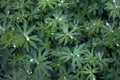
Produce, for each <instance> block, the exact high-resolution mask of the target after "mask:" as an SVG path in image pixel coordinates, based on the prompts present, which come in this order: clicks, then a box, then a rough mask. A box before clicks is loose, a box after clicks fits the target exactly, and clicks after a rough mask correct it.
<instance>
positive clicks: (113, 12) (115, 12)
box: [105, 1, 120, 19]
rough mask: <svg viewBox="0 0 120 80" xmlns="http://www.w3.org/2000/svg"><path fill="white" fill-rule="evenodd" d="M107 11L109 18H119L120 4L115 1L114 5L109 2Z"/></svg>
mask: <svg viewBox="0 0 120 80" xmlns="http://www.w3.org/2000/svg"><path fill="white" fill-rule="evenodd" d="M105 5H106V7H105V9H106V10H108V11H109V17H113V19H115V18H117V17H119V14H120V10H119V9H120V6H119V2H117V1H115V2H113V4H112V3H111V2H107V3H106V4H105Z"/></svg>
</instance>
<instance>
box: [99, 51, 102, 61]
mask: <svg viewBox="0 0 120 80" xmlns="http://www.w3.org/2000/svg"><path fill="white" fill-rule="evenodd" d="M98 57H99V59H100V61H101V60H102V59H101V53H100V52H98Z"/></svg>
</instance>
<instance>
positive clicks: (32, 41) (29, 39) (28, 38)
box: [17, 21, 39, 52]
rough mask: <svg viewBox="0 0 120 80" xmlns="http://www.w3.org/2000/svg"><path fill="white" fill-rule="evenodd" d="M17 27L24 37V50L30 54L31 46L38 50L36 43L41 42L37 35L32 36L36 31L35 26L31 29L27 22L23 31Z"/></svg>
mask: <svg viewBox="0 0 120 80" xmlns="http://www.w3.org/2000/svg"><path fill="white" fill-rule="evenodd" d="M17 27H18V29H19V30H18V31H19V32H20V33H21V34H22V36H23V37H24V43H23V46H24V48H26V50H27V51H28V52H29V45H31V46H32V47H34V48H37V46H36V41H39V38H38V37H37V36H36V35H30V34H31V33H32V32H33V31H34V30H35V26H32V27H30V28H29V27H28V24H27V22H26V21H25V22H24V24H23V29H22V28H20V26H17Z"/></svg>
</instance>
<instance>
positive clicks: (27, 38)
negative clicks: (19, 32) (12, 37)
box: [24, 33, 30, 41]
mask: <svg viewBox="0 0 120 80" xmlns="http://www.w3.org/2000/svg"><path fill="white" fill-rule="evenodd" d="M24 36H25V38H26V40H27V41H30V39H29V37H28V36H27V35H26V34H25V33H24Z"/></svg>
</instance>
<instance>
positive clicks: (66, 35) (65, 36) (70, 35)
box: [55, 23, 79, 45]
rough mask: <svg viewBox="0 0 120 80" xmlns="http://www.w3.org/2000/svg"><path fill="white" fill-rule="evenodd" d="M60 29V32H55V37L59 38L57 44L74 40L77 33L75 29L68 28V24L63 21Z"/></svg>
mask: <svg viewBox="0 0 120 80" xmlns="http://www.w3.org/2000/svg"><path fill="white" fill-rule="evenodd" d="M61 30H62V31H61V32H60V33H56V37H55V38H56V39H58V40H59V44H61V43H64V45H66V44H67V43H68V42H72V41H75V40H76V37H75V36H77V35H79V33H78V32H76V29H72V30H69V26H68V24H65V23H64V24H63V26H61Z"/></svg>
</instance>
